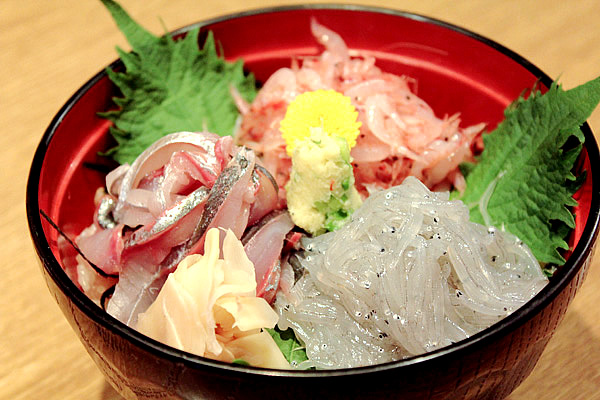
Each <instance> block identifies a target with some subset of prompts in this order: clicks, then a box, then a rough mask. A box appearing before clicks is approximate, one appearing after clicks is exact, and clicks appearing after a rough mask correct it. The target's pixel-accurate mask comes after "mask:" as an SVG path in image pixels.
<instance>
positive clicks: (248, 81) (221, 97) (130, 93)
mask: <svg viewBox="0 0 600 400" xmlns="http://www.w3.org/2000/svg"><path fill="white" fill-rule="evenodd" d="M102 3H103V4H104V5H105V6H106V8H107V9H108V11H109V12H110V13H111V15H112V17H113V19H114V20H115V22H116V24H117V26H118V27H119V29H120V30H121V31H122V32H123V34H124V35H125V37H126V38H127V41H128V42H129V44H130V45H131V47H132V52H131V53H128V52H125V51H123V50H122V49H120V48H117V52H118V53H119V56H120V57H121V59H122V61H123V64H124V65H125V68H126V70H125V72H116V71H113V70H111V69H110V68H109V69H107V74H108V76H109V78H110V79H111V81H113V82H114V83H115V84H116V85H117V86H118V87H119V89H120V90H121V93H122V94H123V97H119V98H115V99H114V102H115V104H116V105H117V106H118V107H119V108H118V109H117V110H113V111H108V112H105V113H101V114H100V115H101V116H102V117H104V118H107V119H109V120H111V121H112V122H113V123H114V125H113V126H112V127H111V129H110V132H111V134H112V135H113V137H114V138H115V140H116V141H117V146H115V147H114V148H112V149H110V150H109V151H108V152H107V153H106V155H108V156H110V157H112V158H113V159H115V160H116V161H117V162H119V163H121V164H122V163H126V162H128V163H131V162H133V160H135V158H136V157H137V156H138V155H139V154H140V153H141V152H142V151H144V149H146V148H147V147H148V146H150V145H151V144H152V143H153V142H155V141H156V140H158V139H160V138H161V137H162V136H164V135H166V134H169V133H173V132H178V131H202V130H204V129H206V130H208V131H210V132H213V133H217V134H219V135H221V136H226V135H231V134H233V130H234V127H235V123H236V119H237V118H238V117H239V113H238V110H237V107H236V105H235V103H234V101H233V98H232V96H231V94H230V87H231V86H233V87H235V88H236V89H237V90H238V92H239V93H240V94H241V96H242V97H243V98H244V99H245V100H247V101H251V100H252V99H253V98H254V96H255V95H256V85H255V81H254V77H253V76H252V75H247V76H246V75H245V74H244V71H243V64H242V60H238V61H237V62H235V63H230V62H226V61H225V60H224V59H222V58H221V57H219V55H218V54H217V49H216V47H215V41H214V38H213V36H212V33H209V35H208V38H207V39H206V42H205V44H204V47H203V48H202V49H199V47H198V35H199V29H198V28H195V29H193V30H191V31H190V32H188V34H187V35H186V36H185V38H183V39H181V40H178V41H174V40H173V39H172V38H171V37H170V36H169V35H164V36H161V37H157V36H154V35H153V34H152V33H150V32H148V31H147V30H145V29H144V28H143V27H141V26H140V25H138V24H137V23H136V22H135V21H134V20H133V19H132V18H131V17H130V16H129V15H128V14H127V12H126V11H125V10H124V9H123V8H122V7H121V6H120V5H119V4H118V3H116V2H115V1H112V0H102Z"/></svg>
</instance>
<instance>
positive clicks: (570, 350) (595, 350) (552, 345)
mask: <svg viewBox="0 0 600 400" xmlns="http://www.w3.org/2000/svg"><path fill="white" fill-rule="evenodd" d="M558 353H562V355H560V354H558ZM590 354H600V337H598V336H597V335H595V334H594V332H593V331H592V330H591V329H590V327H589V325H587V324H586V321H585V320H584V319H583V318H582V317H581V316H580V315H579V314H578V313H577V312H569V313H567V314H566V315H565V318H564V320H563V321H562V322H561V325H560V326H559V328H558V329H557V331H556V333H555V335H554V337H553V338H552V339H551V340H550V342H549V343H548V346H547V347H546V350H545V351H544V353H543V355H542V357H541V359H540V362H539V364H538V365H537V366H536V367H535V369H534V370H533V372H532V374H531V375H530V377H531V378H533V377H536V376H537V377H539V378H538V379H526V380H525V382H523V384H522V385H521V386H519V387H518V388H517V389H516V390H515V391H514V392H513V393H512V394H511V395H510V396H509V397H508V398H507V400H525V399H531V398H535V397H537V396H538V395H539V396H541V395H547V394H548V393H553V394H554V397H553V398H555V399H579V398H581V399H583V398H589V397H585V396H588V395H589V393H594V392H597V391H600V382H598V376H597V375H598V374H600V371H594V370H590V369H587V370H581V368H580V366H579V365H580V362H581V360H585V359H586V358H587V357H589V355H590ZM545 359H553V360H557V359H559V360H563V362H564V364H561V365H556V364H555V363H550V362H547V363H545V362H544V360H545ZM565 371H569V372H570V373H571V374H576V379H574V381H573V384H572V385H565V384H564V382H565V380H564V374H565ZM540 382H543V386H541V385H540ZM582 384H583V385H584V387H582V386H581V385H582ZM587 386H590V387H587ZM593 386H595V388H594V387H593ZM578 396H580V397H578ZM581 396H584V397H581ZM599 398H600V397H599ZM99 400H124V399H123V397H121V396H120V395H119V394H118V393H117V392H116V391H115V389H113V387H112V386H111V385H110V384H109V383H108V382H107V381H105V382H104V387H103V390H102V393H101V395H100V397H99Z"/></svg>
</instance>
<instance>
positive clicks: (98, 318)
mask: <svg viewBox="0 0 600 400" xmlns="http://www.w3.org/2000/svg"><path fill="white" fill-rule="evenodd" d="M305 9H312V10H319V9H324V10H341V11H360V12H371V13H381V14H390V15H393V16H397V17H400V18H407V19H411V20H415V21H419V22H423V23H427V24H433V25H437V26H440V27H443V28H446V29H449V30H452V31H455V32H458V33H460V34H463V35H465V36H468V37H471V38H473V39H475V40H477V41H479V42H482V43H483V44H485V45H487V46H490V47H492V48H494V49H495V50H497V51H499V52H500V53H502V54H504V55H505V56H507V57H509V58H511V59H512V60H513V61H515V62H517V63H518V64H520V65H521V66H523V67H524V68H526V69H527V70H528V71H529V72H531V73H532V74H533V75H534V76H536V77H538V79H539V82H540V83H541V84H543V85H545V86H547V87H549V86H550V85H551V83H552V82H553V81H552V79H551V78H550V77H549V76H548V75H547V74H546V73H544V72H543V71H542V70H540V69H539V68H538V67H536V66H535V65H533V64H532V63H531V62H529V61H528V60H526V59H525V58H523V57H522V56H520V55H519V54H517V53H515V52H514V51H512V50H510V49H508V48H506V47H505V46H503V45H501V44H499V43H497V42H495V41H493V40H491V39H488V38H486V37H484V36H481V35H479V34H477V33H474V32H472V31H470V30H467V29H465V28H462V27H459V26H456V25H454V24H451V23H448V22H444V21H441V20H438V19H435V18H431V17H427V16H424V15H421V14H415V13H411V12H407V11H401V10H395V9H389V8H384V7H375V6H363V5H357V4H326V3H324V4H311V5H289V6H275V7H266V8H257V9H252V10H247V11H242V12H237V13H232V14H227V15H223V16H219V17H216V18H211V19H207V20H204V21H201V22H198V23H194V24H191V25H187V26H185V27H182V28H179V29H177V30H175V31H173V32H172V33H171V34H172V35H179V34H183V33H185V32H187V31H189V30H191V29H194V28H202V27H204V26H207V25H211V24H214V23H218V22H223V21H227V20H230V19H237V18H243V17H247V16H252V15H257V14H268V13H273V12H282V11H283V12H293V11H297V10H305ZM121 66H122V62H121V61H120V60H119V59H117V60H115V61H114V62H112V63H111V64H110V65H109V66H108V67H106V68H105V69H102V70H101V71H100V72H98V73H97V74H96V75H95V76H93V77H92V78H91V79H90V80H89V81H88V82H86V83H85V84H84V85H83V86H82V87H81V88H79V89H78V90H77V91H76V92H75V93H74V94H73V95H72V96H71V98H70V99H69V100H68V101H67V102H66V103H65V104H64V105H63V106H62V108H61V109H60V110H59V112H58V113H57V114H56V116H55V117H54V118H53V119H52V121H51V122H50V124H49V126H48V128H47V129H46V131H45V132H44V135H43V136H42V139H41V141H40V143H39V145H38V147H37V149H36V152H35V154H34V157H33V160H32V164H31V169H30V173H29V177H28V182H27V193H26V213H27V220H28V224H29V229H30V235H31V237H32V241H33V243H34V246H35V249H36V252H37V253H38V256H39V258H40V260H41V261H42V265H43V268H44V269H45V271H46V273H47V274H48V275H49V276H50V277H51V278H52V279H53V281H54V282H55V284H56V285H57V286H58V287H59V288H60V290H61V291H62V292H63V293H64V294H65V296H67V298H68V299H69V300H70V301H72V302H73V304H74V305H75V306H76V307H77V308H79V309H80V310H81V311H82V312H83V313H84V314H85V315H86V316H87V317H89V318H90V319H91V320H93V321H94V322H95V323H97V324H100V325H102V326H104V327H105V328H106V329H109V330H110V331H112V332H113V333H114V334H117V335H119V336H121V337H125V338H128V340H131V342H132V343H133V344H134V345H135V346H137V347H139V348H141V349H142V350H145V351H147V352H150V353H152V354H154V355H156V356H158V357H160V358H163V359H166V360H169V361H171V362H177V363H182V364H183V365H185V366H186V367H188V368H193V369H207V368H218V369H220V370H222V371H223V372H225V371H227V372H228V373H233V374H239V373H243V374H253V375H269V376H286V377H311V378H318V377H322V378H324V377H334V376H348V375H360V374H371V373H375V372H378V371H384V370H390V369H396V368H408V367H411V366H420V365H422V363H423V362H426V361H429V360H435V361H442V360H444V359H447V358H448V357H460V356H461V354H465V353H466V352H468V351H472V350H473V349H475V348H481V347H483V346H485V345H486V344H487V343H489V342H493V341H495V340H497V339H498V338H500V337H502V336H506V335H509V334H510V333H512V332H513V331H515V330H516V329H517V328H519V327H520V326H521V325H523V324H525V323H526V322H527V321H529V320H530V319H531V318H533V316H534V315H536V314H537V313H539V312H540V311H541V310H542V309H543V308H545V307H546V306H547V305H548V304H549V303H551V302H552V301H553V300H554V299H555V298H556V297H557V296H558V294H559V293H560V292H562V290H564V288H565V287H566V286H567V285H568V284H569V283H570V282H571V281H572V280H573V278H574V277H575V275H576V274H577V273H578V272H579V269H580V268H581V267H582V266H583V264H584V262H585V260H586V258H587V257H588V255H589V253H590V252H591V250H592V245H593V243H594V241H595V239H596V236H597V234H598V229H597V228H598V224H599V219H600V178H594V175H593V176H592V199H591V208H590V213H589V215H588V218H587V221H586V223H585V227H584V230H583V232H582V235H581V238H580V240H579V242H578V244H577V246H576V247H575V249H573V252H572V254H571V256H570V257H569V259H568V260H567V262H566V263H565V264H564V265H563V266H562V267H561V268H560V269H559V270H558V271H557V273H556V274H555V276H554V277H553V279H552V283H551V284H549V285H547V286H546V287H545V288H544V289H543V290H542V291H541V292H540V293H538V295H537V296H535V297H534V298H533V299H532V300H531V301H529V302H528V303H526V304H525V305H524V306H522V307H521V308H519V309H518V310H517V311H515V312H514V313H512V314H511V315H509V316H508V317H506V318H504V319H503V320H501V321H500V322H498V323H496V324H494V325H492V326H491V327H489V328H487V329H485V330H483V331H481V332H479V333H477V334H475V335H473V336H471V337H469V338H468V339H465V340H463V341H460V342H457V343H454V344H452V345H450V346H446V347H443V348H441V349H438V350H435V351H432V352H429V353H425V354H422V355H417V356H413V357H410V358H407V359H403V360H399V361H394V362H389V363H385V364H378V365H374V366H368V367H359V368H347V369H335V370H319V371H300V370H290V371H285V370H273V369H267V368H257V367H246V366H241V365H236V364H229V363H224V362H221V361H215V360H211V359H208V358H204V357H201V356H198V355H194V354H191V353H187V352H185V351H181V350H178V349H175V348H172V347H170V346H167V345H165V344H163V343H160V342H158V341H156V340H153V339H151V338H149V337H147V336H145V335H142V334H141V333H139V332H138V331H136V330H135V329H133V328H130V327H128V326H126V325H125V324H123V323H121V322H120V321H118V320H117V319H115V318H113V317H112V316H110V315H109V314H108V313H106V312H105V311H104V310H102V309H101V308H100V307H98V306H97V305H96V304H95V303H94V302H93V301H92V300H90V299H89V298H88V297H87V296H86V295H85V294H83V293H82V292H81V291H80V290H79V289H78V288H77V286H76V285H75V284H74V283H73V282H72V281H71V279H70V278H69V277H68V276H67V274H66V273H65V272H64V270H63V269H62V267H61V266H60V263H59V262H58V261H57V260H56V259H55V257H54V255H53V253H52V250H51V248H50V245H49V243H48V241H47V240H46V237H45V236H44V230H43V227H42V220H41V215H40V209H39V199H38V181H39V177H40V172H41V168H42V165H43V162H44V157H45V154H46V150H47V148H48V145H49V144H50V141H51V140H52V137H53V135H54V132H55V131H56V130H57V129H58V127H59V126H60V124H61V122H62V120H63V118H64V116H65V115H66V114H67V113H68V112H69V111H70V110H71V108H72V107H73V106H74V105H75V104H76V103H77V101H78V100H79V99H80V98H81V97H82V96H83V95H84V94H85V93H86V92H87V91H88V90H89V89H90V88H91V87H93V86H94V85H95V84H96V83H97V82H98V81H99V80H101V79H103V78H104V77H105V76H106V69H107V68H111V69H115V68H119V67H121ZM581 130H582V132H583V133H584V135H585V148H586V150H587V152H588V156H589V158H590V165H597V164H598V163H599V162H600V154H599V152H598V145H597V143H596V140H595V138H594V135H593V134H592V131H591V129H590V127H589V125H588V124H587V122H586V123H584V124H583V125H582V127H581Z"/></svg>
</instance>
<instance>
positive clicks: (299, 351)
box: [267, 327, 308, 365]
mask: <svg viewBox="0 0 600 400" xmlns="http://www.w3.org/2000/svg"><path fill="white" fill-rule="evenodd" d="M267 332H269V334H270V335H271V337H273V340H275V343H276V344H277V346H278V347H279V350H281V352H282V353H283V356H284V357H285V359H286V360H287V361H288V362H289V363H290V364H294V365H298V364H300V363H301V362H302V361H306V360H308V357H307V356H306V350H305V348H304V346H303V345H302V344H301V343H300V341H298V339H296V335H295V334H294V331H293V330H292V329H290V328H288V329H287V330H285V331H282V330H280V329H279V328H277V327H275V328H274V329H267Z"/></svg>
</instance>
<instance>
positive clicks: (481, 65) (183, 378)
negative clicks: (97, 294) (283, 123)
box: [27, 5, 600, 400]
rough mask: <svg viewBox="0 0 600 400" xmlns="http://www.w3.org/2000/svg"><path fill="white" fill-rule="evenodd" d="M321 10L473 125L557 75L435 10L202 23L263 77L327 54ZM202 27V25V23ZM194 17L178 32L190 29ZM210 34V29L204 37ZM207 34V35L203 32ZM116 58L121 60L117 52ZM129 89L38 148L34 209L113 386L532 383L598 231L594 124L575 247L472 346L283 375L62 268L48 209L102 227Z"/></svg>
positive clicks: (89, 87) (267, 15) (84, 100)
mask: <svg viewBox="0 0 600 400" xmlns="http://www.w3.org/2000/svg"><path fill="white" fill-rule="evenodd" d="M311 18H316V20H317V21H318V22H320V23H321V24H323V25H325V26H327V27H329V28H330V29H333V30H334V31H336V32H338V33H339V34H340V35H341V36H342V37H343V38H344V39H345V41H346V43H347V44H348V46H349V48H350V49H353V50H360V51H361V52H367V53H370V54H373V55H375V56H376V57H377V65H378V66H380V67H381V68H382V69H384V70H386V71H389V72H394V73H397V74H405V75H408V76H410V77H412V78H414V79H415V80H416V82H417V86H418V94H419V96H421V97H422V98H424V99H425V100H426V101H427V102H428V103H429V104H430V105H431V106H432V108H433V109H434V110H435V111H436V113H437V114H438V115H444V114H449V115H450V114H454V113H456V112H460V114H461V119H462V124H463V125H464V126H467V125H470V124H473V123H477V122H481V121H485V122H487V123H488V124H489V129H491V128H493V127H494V126H495V125H496V124H497V123H498V122H499V121H500V120H501V119H502V117H503V110H504V108H505V107H506V106H507V105H508V104H509V103H510V102H511V101H512V100H514V99H515V98H517V96H519V95H520V94H521V93H522V92H523V91H524V90H526V89H528V88H531V87H533V86H534V85H535V84H536V83H538V82H539V84H540V85H541V87H542V90H543V89H544V88H546V87H548V86H549V85H550V83H551V79H550V78H549V77H548V76H547V75H546V74H544V73H543V72H542V71H541V70H539V69H538V68H537V67H535V66H533V65H532V64H531V63H529V62H528V61H526V60H525V59H523V58H522V57H520V56H519V55H517V54H515V53H514V52H512V51H510V50H508V49H506V48H504V47H502V46H500V45H499V44H497V43H495V42H493V41H490V40H488V39H486V38H483V37H480V36H478V35H476V34H473V33H471V32H468V31H465V30H464V29H461V28H458V27H456V26H452V25H449V24H446V23H443V22H440V21H437V20H432V19H429V18H426V17H423V16H419V15H414V14H408V13H403V12H398V11H392V10H386V9H376V8H365V7H360V6H332V5H323V6H307V7H283V8H274V9H268V10H257V11H250V12H246V13H241V14H236V15H230V16H225V17H222V18H217V19H215V20H211V21H207V22H202V23H200V24H198V25H197V26H200V27H201V32H203V33H204V34H206V32H208V30H212V31H213V33H214V35H215V38H216V39H217V40H218V41H219V43H220V44H221V46H222V48H223V50H224V55H225V56H226V58H228V59H230V60H234V59H238V58H242V59H244V60H245V67H246V68H247V70H249V71H251V72H253V73H254V74H255V76H256V78H257V80H258V81H259V82H261V81H262V82H264V81H265V80H266V79H267V78H268V76H269V75H270V74H271V73H272V72H274V71H275V70H276V69H277V68H279V67H284V66H289V65H290V60H291V58H290V57H291V56H292V55H311V54H318V53H319V52H320V51H321V48H320V46H319V45H318V44H317V42H316V41H315V39H314V38H313V37H312V35H311V33H310V28H309V23H310V20H311ZM194 26H196V25H194ZM189 28H190V27H186V28H183V29H182V30H180V31H177V32H176V34H183V33H184V32H185V31H186V30H188V29H189ZM201 36H202V35H201ZM201 40H202V37H201ZM111 67H120V63H119V62H118V61H116V62H115V63H114V64H112V65H111ZM116 94H117V91H116V89H115V87H114V86H113V85H112V84H111V82H110V81H109V80H108V78H107V76H106V74H105V73H104V72H100V73H98V74H97V75H96V76H94V77H93V78H92V79H91V80H90V81H88V82H87V83H86V84H84V85H83V86H82V87H81V89H79V90H78V91H77V92H76V93H75V94H74V95H73V97H72V98H71V99H70V100H68V102H67V103H66V104H65V105H64V107H63V108H62V109H61V110H60V111H59V112H58V114H57V115H56V117H55V118H54V120H53V121H52V122H51V124H50V126H49V127H48V129H47V131H46V132H45V134H44V136H43V138H42V140H41V142H40V145H39V147H38V149H37V152H36V154H35V157H34V160H33V163H32V167H31V171H30V176H29V182H28V187H27V215H28V221H29V226H30V232H31V236H32V239H33V242H34V245H35V248H36V251H37V253H38V255H39V258H40V260H41V266H42V272H43V274H44V277H45V279H46V282H47V284H48V287H49V289H50V292H51V293H52V294H53V295H54V297H55V299H56V301H57V303H58V305H59V306H60V308H61V309H62V311H63V312H64V314H65V316H66V317H67V319H68V320H69V322H70V324H71V325H72V327H73V329H74V330H75V331H76V333H77V335H78V336H79V338H80V339H81V341H82V343H83V344H84V346H85V348H86V349H87V351H88V353H89V354H90V356H91V357H92V358H93V359H94V361H95V362H96V363H97V364H98V366H99V368H100V369H101V370H102V372H103V373H104V374H105V376H106V377H107V380H108V382H110V384H111V385H112V386H114V388H115V389H116V390H117V391H118V392H119V393H121V394H122V395H123V396H124V397H126V398H148V399H150V398H190V399H199V398H207V399H238V398H240V399H241V398H244V399H265V398H269V397H271V398H273V397H274V398H279V397H282V394H284V393H285V396H286V397H289V398H291V399H295V400H296V399H313V398H327V399H337V398H339V399H348V398H360V399H368V398H373V399H380V398H394V399H395V398H398V399H446V398H477V399H481V398H484V399H485V398H490V399H492V398H493V399H499V398H504V397H506V396H507V395H508V394H509V393H510V392H511V391H512V390H513V389H514V388H516V387H517V386H518V385H519V384H520V383H521V382H522V381H523V379H525V378H526V377H527V376H528V375H529V373H530V372H531V370H532V369H533V367H534V365H535V364H536V362H537V360H538V359H539V357H540V355H541V353H542V351H543V349H544V347H545V346H546V344H547V342H548V340H549V339H550V337H551V336H552V334H553V332H554V330H555V329H556V327H557V325H558V324H559V323H560V321H561V320H562V317H563V315H564V313H565V312H566V309H567V306H568V305H569V303H570V301H571V300H572V298H573V296H574V295H575V292H576V291H577V289H578V288H579V286H580V285H581V283H582V282H583V280H584V278H585V275H586V271H587V269H588V267H589V265H590V261H591V258H592V255H593V248H594V242H595V239H596V234H597V227H598V217H599V215H598V213H599V208H600V207H599V202H600V200H599V199H600V197H599V190H600V189H599V177H598V176H597V174H596V173H595V172H594V171H592V169H591V168H590V165H598V162H599V155H598V148H597V145H596V142H595V139H594V136H593V135H592V133H591V131H590V129H589V127H588V126H587V124H586V125H584V126H583V127H582V130H583V132H584V134H585V136H586V143H585V148H584V151H583V152H582V155H581V157H580V160H579V168H580V169H585V170H587V178H586V181H585V183H584V185H583V187H582V188H581V190H580V191H579V192H578V193H577V198H578V200H579V206H578V207H577V208H576V210H575V212H576V223H577V229H576V231H575V233H574V234H573V235H572V238H571V245H572V249H573V250H572V251H571V253H570V254H569V258H568V261H567V263H566V264H565V266H564V267H562V268H561V269H560V270H559V271H558V272H557V274H556V275H555V277H554V278H553V280H552V282H551V284H550V285H548V286H547V287H546V288H545V289H544V290H543V291H542V292H541V293H540V294H539V295H538V296H536V297H535V298H534V299H533V300H532V301H530V302H529V303H527V304H526V305H525V306H524V307H522V308H521V309H519V310H518V311H517V312H515V313H514V314H512V315H511V316H509V317H507V318H506V319H504V320H503V321H501V322H500V323H498V324H496V325H494V326H492V327H490V328H489V329H487V330H485V331H483V332H481V333H479V334H477V335H474V336H473V337H471V338H469V339H468V340H465V341H463V342H460V343H456V344H454V345H452V346H449V347H446V348H443V349H440V350H437V351H435V352H432V353H428V354H425V355H422V356H417V357H413V358H410V359H406V360H402V361H399V362H395V363H390V364H384V365H378V366H373V367H365V368H356V369H349V370H334V371H291V372H285V371H273V370H266V369H259V368H248V367H243V366H238V365H229V364H224V363H220V362H217V361H212V360H208V359H204V358H202V357H198V356H194V355H191V354H188V353H185V352H181V351H178V350H175V349H173V348H170V347H168V346H165V345H163V344H161V343H158V342H156V341H154V340H152V339H149V338H147V337H145V336H143V335H141V334H139V333H138V332H136V331H135V330H133V329H130V328H128V327H127V326H125V325H123V324H122V323H120V322H118V321H117V320H115V319H114V318H112V317H110V316H109V315H108V314H106V313H105V312H104V311H103V310H102V309H101V308H100V307H98V306H96V305H95V304H94V303H93V302H92V301H91V300H89V299H88V298H87V297H86V296H85V295H84V294H83V293H81V292H80V291H79V290H78V289H77V287H76V286H75V285H74V284H73V282H72V281H71V280H70V279H69V277H68V276H67V275H66V273H65V272H64V271H63V269H62V267H61V261H60V260H61V257H63V256H64V255H63V254H61V253H60V251H59V249H58V246H57V241H58V239H59V235H58V234H57V232H56V230H54V229H53V228H52V227H51V226H50V225H49V224H48V223H47V222H46V221H45V220H44V219H42V218H41V216H40V210H43V211H44V212H45V213H46V214H48V215H49V216H50V217H51V218H52V219H53V220H54V221H55V222H56V223H57V224H58V225H59V226H60V227H61V228H62V229H63V230H64V231H65V232H66V233H67V234H68V235H70V236H71V237H74V236H75V235H76V234H77V233H79V232H80V231H81V230H82V229H83V228H84V227H85V226H87V225H88V224H89V221H91V219H92V214H93V196H94V192H95V190H96V188H97V187H98V186H102V185H103V184H104V180H103V179H104V174H103V173H102V172H99V171H98V170H96V169H92V168H89V167H88V166H89V165H98V164H107V162H106V160H104V159H103V158H102V157H100V156H98V155H97V153H98V151H100V150H105V149H106V148H107V147H108V146H110V143H111V139H110V138H109V135H108V133H107V130H108V127H109V123H108V122H107V121H105V120H103V119H101V118H99V117H98V116H97V112H99V111H104V110H107V109H109V108H110V107H112V102H111V97H112V96H114V95H116Z"/></svg>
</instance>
